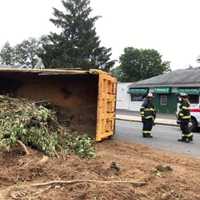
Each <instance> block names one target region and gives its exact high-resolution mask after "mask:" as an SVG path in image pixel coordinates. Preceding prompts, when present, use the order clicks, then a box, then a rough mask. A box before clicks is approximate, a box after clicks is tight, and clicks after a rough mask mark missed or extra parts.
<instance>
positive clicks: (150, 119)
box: [140, 93, 156, 138]
mask: <svg viewBox="0 0 200 200" xmlns="http://www.w3.org/2000/svg"><path fill="white" fill-rule="evenodd" d="M152 101H153V94H152V93H148V94H147V96H146V98H145V99H144V102H143V104H142V107H141V108H140V115H141V117H142V123H143V137H145V138H152V135H151V130H152V127H153V125H154V120H155V118H156V111H155V108H154V105H153V102H152Z"/></svg>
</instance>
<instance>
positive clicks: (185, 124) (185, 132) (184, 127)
mask: <svg viewBox="0 0 200 200" xmlns="http://www.w3.org/2000/svg"><path fill="white" fill-rule="evenodd" d="M180 128H181V131H182V140H185V141H186V140H189V141H191V140H192V139H193V135H192V133H191V132H190V129H189V120H187V119H183V120H181V123H180Z"/></svg>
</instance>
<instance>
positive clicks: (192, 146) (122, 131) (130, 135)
mask: <svg viewBox="0 0 200 200" xmlns="http://www.w3.org/2000/svg"><path fill="white" fill-rule="evenodd" d="M152 135H153V136H154V137H153V138H152V139H151V138H143V137H142V124H141V123H139V122H129V121H120V120H117V121H116V135H115V138H116V139H120V140H123V141H126V142H133V143H140V144H145V145H148V146H151V147H154V148H157V149H162V150H167V151H172V152H176V153H183V154H188V155H191V156H195V157H199V158H200V133H194V141H193V142H192V143H182V142H178V141H177V139H178V138H180V137H181V131H180V129H179V128H178V127H174V126H163V125H156V126H154V127H153V130H152Z"/></svg>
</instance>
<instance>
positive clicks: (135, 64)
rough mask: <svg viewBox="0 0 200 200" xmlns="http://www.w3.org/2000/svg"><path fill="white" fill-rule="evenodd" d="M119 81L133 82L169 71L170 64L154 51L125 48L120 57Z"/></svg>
mask: <svg viewBox="0 0 200 200" xmlns="http://www.w3.org/2000/svg"><path fill="white" fill-rule="evenodd" d="M120 63H121V64H120V68H121V75H122V77H120V79H121V81H126V82H134V81H139V80H143V79H147V78H150V77H153V76H157V75H159V74H162V73H163V72H167V71H170V63H169V62H168V61H164V62H163V61H162V56H161V55H160V54H159V53H158V51H156V50H154V49H136V48H133V47H127V48H125V49H124V53H123V54H122V55H121V56H120Z"/></svg>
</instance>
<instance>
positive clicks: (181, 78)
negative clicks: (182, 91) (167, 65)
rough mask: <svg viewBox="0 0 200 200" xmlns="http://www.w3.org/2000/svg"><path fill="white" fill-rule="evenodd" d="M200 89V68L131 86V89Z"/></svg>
mask: <svg viewBox="0 0 200 200" xmlns="http://www.w3.org/2000/svg"><path fill="white" fill-rule="evenodd" d="M158 86H159V87H200V68H192V69H181V70H175V71H172V72H168V73H166V74H161V75H159V76H154V77H152V78H149V79H146V80H143V81H139V82H136V83H133V84H131V85H130V88H145V87H147V88H152V87H158Z"/></svg>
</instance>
